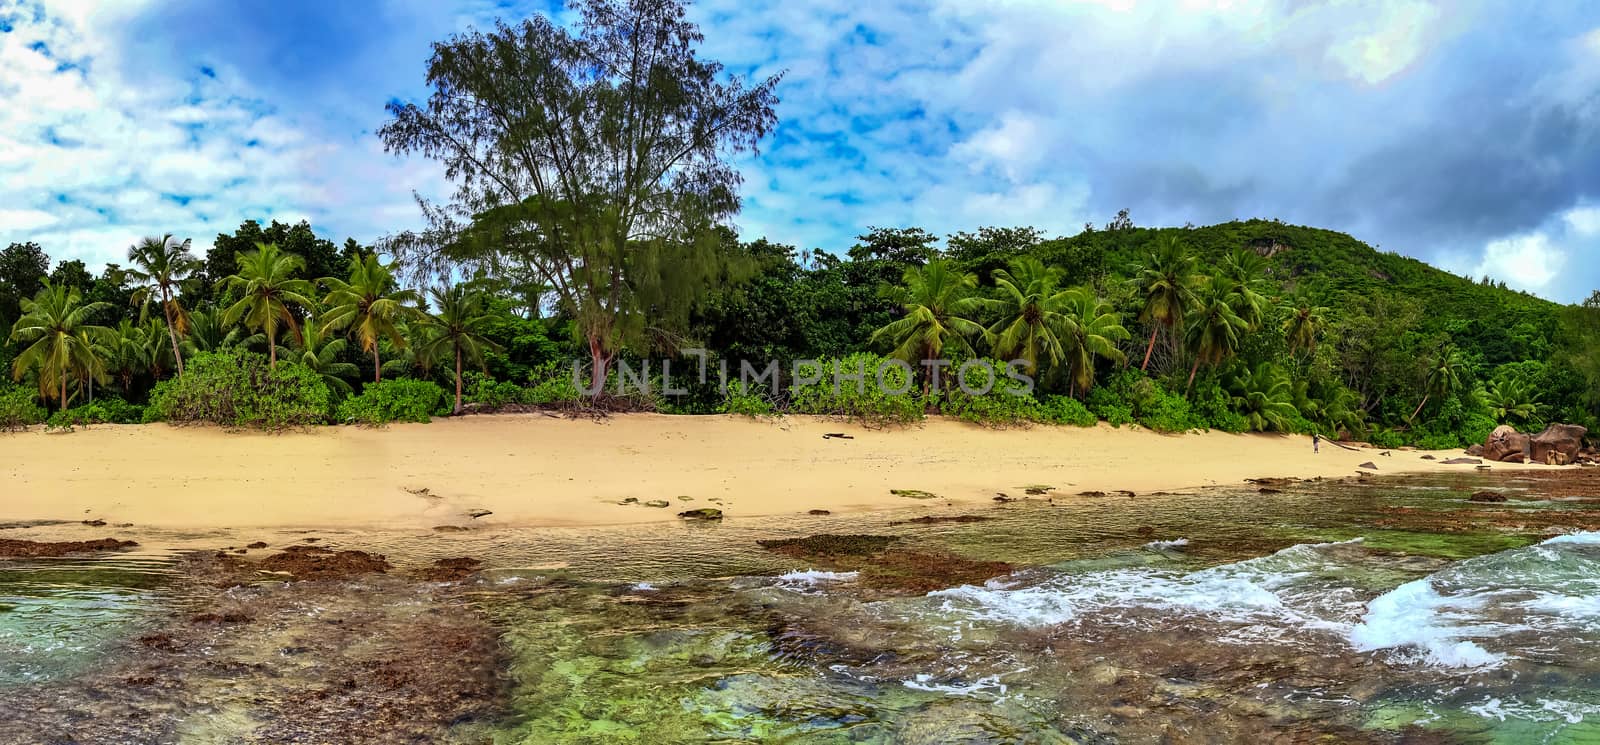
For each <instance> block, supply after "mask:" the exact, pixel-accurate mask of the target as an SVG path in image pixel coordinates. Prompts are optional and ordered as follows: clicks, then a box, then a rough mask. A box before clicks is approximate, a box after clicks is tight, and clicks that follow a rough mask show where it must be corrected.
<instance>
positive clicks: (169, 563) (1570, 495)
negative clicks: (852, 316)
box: [0, 472, 1600, 743]
mask: <svg viewBox="0 0 1600 745" xmlns="http://www.w3.org/2000/svg"><path fill="white" fill-rule="evenodd" d="M1486 486H1488V487H1493V488H1497V489H1500V490H1503V491H1504V492H1505V493H1507V494H1508V495H1510V496H1511V497H1512V498H1511V499H1510V501H1508V502H1505V503H1501V504H1480V503H1475V502H1470V501H1467V499H1466V497H1467V496H1468V495H1469V494H1470V493H1471V492H1472V491H1473V490H1476V489H1480V488H1484V487H1486ZM1597 486H1600V479H1597V478H1595V477H1594V476H1592V475H1590V474H1589V473H1587V472H1563V473H1561V474H1559V475H1512V476H1500V475H1481V474H1468V475H1462V476H1458V477H1446V478H1439V477H1434V478H1397V479H1388V480H1382V481H1369V482H1326V483H1301V484H1294V485H1289V486H1281V487H1277V488H1279V489H1281V492H1282V493H1273V494H1261V493H1257V492H1256V491H1255V490H1254V489H1249V490H1241V489H1232V490H1223V489H1216V490H1206V491H1202V492H1197V493H1191V494H1183V495H1169V496H1156V497H1152V496H1148V495H1147V496H1142V497H1141V496H1136V497H1131V498H1130V497H1127V496H1121V495H1113V496H1105V497H1083V498H1079V497H1061V498H1059V499H1055V500H1052V499H1050V498H1049V497H1048V496H1039V497H1035V498H1032V499H1029V500H1026V501H1021V502H1013V503H1007V504H1001V505H996V506H994V507H983V508H976V509H975V508H970V507H969V508H965V509H961V508H956V507H947V506H943V505H939V504H932V505H917V506H916V508H915V509H914V510H909V511H907V512H905V513H897V514H881V515H871V516H834V517H812V516H796V517H794V518H785V519H782V520H727V521H725V522H724V523H723V524H709V525H705V524H692V525H672V526H643V527H642V526H629V527H626V528H615V529H593V530H505V529H500V530H497V529H494V528H485V529H483V530H482V531H479V532H474V533H467V534H450V535H439V534H428V535H414V534H398V533H396V534H382V535H370V534H367V535H360V534H351V533H338V532H327V531H322V532H316V533H314V534H300V533H292V534H291V533H283V534H274V535H266V536H259V537H261V538H263V539H265V540H267V541H268V542H269V543H273V544H274V545H281V544H284V543H288V542H291V541H299V540H304V538H305V537H315V538H318V539H319V540H320V541H321V543H320V544H319V545H331V546H334V547H344V548H360V549H364V550H370V551H377V552H381V553H386V554H388V555H389V556H390V558H391V560H392V561H394V562H395V563H396V564H397V565H398V567H399V568H397V570H396V573H399V572H400V571H401V569H403V567H405V566H413V565H417V564H422V563H426V562H428V561H432V560H433V559H437V558H442V557H449V556H473V557H477V558H480V559H483V560H484V561H485V565H486V567H487V568H486V569H485V571H483V572H482V573H481V574H480V575H478V576H477V577H476V578H474V579H472V580H469V581H467V582H465V583H463V584H460V585H434V584H431V583H425V584H423V585H415V586H413V585H407V584H406V583H405V581H404V580H401V579H398V578H384V579H381V580H380V579H377V578H374V579H360V580H354V581H352V582H351V583H349V584H345V585H330V586H328V587H316V586H317V585H324V584H328V583H301V584H300V585H299V586H286V585H283V584H282V583H279V582H272V581H269V582H265V583H263V584H259V585H255V586H252V587H248V588H244V589H243V590H235V591H228V592H227V593H224V595H225V596H226V597H225V598H224V599H223V601H220V602H225V603H226V604H227V606H228V607H230V608H235V607H236V608H241V609H245V610H247V611H248V612H249V613H250V614H251V615H252V616H253V617H254V618H255V620H253V621H252V622H251V623H248V624H242V625H241V626H240V627H239V629H236V630H235V629H228V628H224V629H218V630H215V631H212V630H209V629H208V630H207V631H206V632H205V635H201V636H195V637H194V638H190V637H188V636H182V635H181V634H180V636H181V637H182V638H181V639H180V643H179V645H178V646H179V647H180V650H179V651H177V652H170V651H161V650H156V651H152V650H150V649H148V648H146V646H147V645H140V644H138V643H136V642H134V641H132V640H133V639H135V638H137V637H138V636H139V635H140V634H143V633H145V632H146V631H148V630H149V629H151V628H156V627H161V624H162V623H163V618H168V619H169V620H168V621H167V623H168V624H169V626H171V624H172V622H171V621H170V617H172V616H174V615H175V614H176V615H182V614H186V613H189V612H192V611H194V610H196V609H199V608H202V607H203V606H206V605H207V602H208V597H209V596H208V594H207V592H204V591H199V590H196V589H195V586H194V583H193V582H191V581H189V580H188V579H186V578H185V576H184V574H183V571H181V570H180V569H179V568H176V567H175V564H174V560H173V558H172V557H171V556H170V555H163V554H162V553H160V552H152V553H150V554H147V555H139V556H131V557H130V556H119V557H104V558H99V559H74V560H55V561H34V562H27V563H18V562H13V563H4V562H0V652H3V653H4V654H0V687H4V686H10V689H9V690H11V691H13V692H21V691H26V692H27V696H31V697H34V698H32V699H28V698H27V696H23V697H22V698H21V699H18V700H19V701H21V700H28V701H32V702H34V703H35V704H36V703H38V702H43V705H33V704H30V705H29V706H30V707H31V708H26V709H25V708H24V707H23V704H22V703H17V704H15V706H16V707H17V708H15V709H13V710H8V711H3V712H0V714H4V715H5V716H0V719H5V718H7V717H11V718H14V719H16V721H18V722H20V723H22V724H23V725H25V726H26V725H35V726H37V727H38V728H53V729H50V731H56V730H60V731H65V732H73V731H75V730H74V729H73V727H74V726H76V725H74V722H75V721H76V720H75V719H74V717H82V716H84V715H85V712H94V711H99V710H102V709H103V708H104V707H105V706H106V703H105V699H106V698H109V700H110V701H111V702H113V703H115V704H117V705H118V706H121V707H123V708H122V709H119V711H120V712H122V713H124V714H126V712H130V711H131V712H139V714H138V715H136V716H135V718H139V720H140V721H142V722H145V724H142V725H141V726H143V727H145V729H143V730H141V732H143V733H145V734H144V735H143V736H142V738H143V739H142V740H140V741H152V742H212V741H215V742H224V741H267V742H277V741H295V738H301V737H311V738H313V739H314V738H315V737H317V736H318V735H319V733H320V736H321V737H322V738H323V739H327V740H338V739H340V738H339V737H330V736H328V735H327V733H326V731H321V730H317V729H316V728H315V727H316V726H319V725H315V724H314V723H315V722H319V721H322V719H324V718H325V719H327V720H329V721H330V722H333V721H335V720H337V718H338V717H339V715H340V713H341V712H340V708H339V707H341V706H344V707H355V706H358V705H359V706H362V707H370V706H373V705H375V704H374V702H377V703H379V704H382V703H385V702H387V703H388V704H393V705H395V706H400V705H401V704H405V705H406V706H413V707H414V706H417V704H416V703H415V701H416V700H417V697H418V696H420V695H423V694H424V693H426V691H425V690H421V689H428V690H434V689H438V690H445V689H448V687H449V685H448V684H449V683H450V682H451V681H454V680H456V678H461V677H463V676H467V677H470V676H472V675H476V674H480V673H484V674H488V675H490V676H491V677H493V679H494V680H496V681H498V682H497V683H495V684H494V685H492V686H488V687H485V686H482V685H476V684H475V686H476V687H474V686H468V687H465V688H463V691H466V692H464V693H460V694H459V695H460V696H469V695H470V696H475V697H482V698H484V699H485V701H484V704H485V705H484V706H483V707H478V708H470V707H469V709H470V711H469V710H468V709H461V708H460V707H457V706H454V705H451V706H445V705H441V704H438V702H432V703H430V706H434V708H429V709H426V710H427V711H436V712H437V713H438V715H439V716H440V717H441V722H442V723H440V724H439V725H438V726H439V729H438V730H437V731H429V732H427V733H424V734H419V735H417V736H416V737H417V738H420V739H425V740H452V739H453V740H455V741H460V742H497V743H560V742H574V743H589V742H594V743H608V742H641V743H675V742H684V743H691V742H797V743H832V742H839V743H843V742H886V743H887V742H905V743H946V742H995V743H1001V742H1006V743H1009V742H1040V743H1053V742H1153V741H1172V742H1218V741H1272V740H1275V739H1283V740H1286V741H1305V740H1314V739H1316V738H1319V737H1325V738H1329V740H1330V741H1338V742H1359V741H1375V742H1401V741H1415V740H1429V739H1431V740H1433V741H1444V742H1494V743H1502V742H1503V743H1523V742H1550V743H1578V742H1594V741H1600V654H1597V653H1600V600H1597V598H1600V532H1595V531H1600V488H1597ZM1008 491H1013V492H1021V491H1022V490H1021V488H1020V487H1018V488H1016V489H1014V490H1008ZM802 508H803V506H802ZM929 514H932V515H956V514H973V515H977V516H979V517H983V518H989V519H987V520H984V521H976V522H962V523H954V522H950V523H936V524H916V523H907V522H905V521H906V520H908V519H909V518H910V517H914V516H918V515H929ZM819 533H865V534H878V535H888V536H896V537H898V538H899V540H898V542H896V543H894V544H892V546H891V549H890V550H891V552H894V551H901V552H916V555H918V556H921V557H928V556H932V557H935V558H937V557H940V556H948V557H950V558H949V559H948V560H947V561H948V562H950V563H951V564H952V565H954V564H955V563H958V562H959V561H960V559H959V558H957V557H962V558H965V559H975V560H984V561H1003V562H1007V563H1009V564H1011V565H1013V567H1014V571H1011V572H1009V573H1004V574H1002V575H1001V576H997V577H993V578H991V579H989V580H988V581H987V582H982V583H979V584H964V585H957V586H948V587H945V588H944V589H939V590H935V591H933V592H920V591H918V592H910V591H907V590H906V589H905V587H906V586H905V585H898V584H895V581H896V580H897V579H903V578H900V577H898V576H897V575H894V574H893V573H890V574H887V575H886V574H885V573H884V572H883V570H882V569H883V567H882V565H883V564H884V563H885V560H884V559H883V556H878V557H872V558H867V559H855V560H852V559H849V558H846V557H839V556H829V557H822V558H813V559H803V558H794V557H793V556H785V555H780V554H778V553H776V552H774V551H771V550H767V549H764V548H761V547H760V546H758V545H757V544H756V541H757V540H761V539H770V538H784V537H799V536H805V535H810V534H819ZM1552 536H1556V537H1554V538H1552ZM153 537H155V538H158V539H159V538H160V536H153ZM169 538H171V537H169ZM239 538H240V537H228V536H221V535H219V536H215V537H212V536H205V535H201V536H192V535H191V536H184V537H182V541H174V542H179V543H181V542H187V543H189V544H194V543H199V544H205V543H206V542H207V541H214V542H216V543H221V542H223V541H224V540H227V541H230V542H231V541H234V540H238V539H239ZM141 540H143V538H141ZM239 542H241V543H242V542H244V541H243V540H239ZM213 547H215V548H220V547H221V546H213ZM884 556H887V555H884ZM916 566H918V567H919V569H918V571H927V572H932V573H934V574H937V573H938V567H937V566H929V565H928V563H927V562H924V563H923V564H918V565H916ZM896 571H900V570H896ZM886 577H887V579H888V581H887V582H886V581H885V578H886ZM210 595H211V596H215V595H216V591H210ZM209 602H216V598H215V597H210V600H209ZM269 618H270V621H269V620H268V619H269ZM418 624H434V625H436V626H437V628H439V629H446V630H449V632H450V634H454V635H455V636H452V637H451V638H452V639H457V641H456V642H453V645H454V646H452V647H451V649H450V651H448V652H438V651H430V650H429V649H427V647H428V645H429V644H430V643H434V642H433V641H430V640H437V639H439V638H442V637H441V633H442V632H438V631H432V632H428V633H419V632H416V631H414V629H416V628H417V626H418ZM179 626H181V624H179ZM162 628H166V627H162ZM183 628H187V627H183ZM333 629H337V631H333ZM407 629H413V631H407ZM480 632H481V633H483V634H486V635H488V636H489V637H491V638H497V639H498V645H497V646H498V650H496V651H493V652H490V651H484V650H481V649H478V648H477V647H473V646H471V644H469V643H468V642H467V641H460V640H461V639H466V640H470V639H471V638H472V637H473V635H474V634H477V633H480ZM185 633H189V632H185ZM351 639H363V640H366V646H367V647H368V648H367V649H364V650H363V649H357V650H355V651H353V652H349V653H348V654H347V658H341V660H340V661H339V662H338V663H337V664H320V665H319V664H318V662H317V661H316V660H314V659H308V657H313V658H314V657H316V656H318V655H323V654H326V655H333V654H335V652H334V651H333V650H335V649H340V650H342V649H344V647H345V646H348V645H347V644H346V642H349V640H351ZM318 644H323V645H324V646H325V647H326V651H322V648H321V647H318V646H317V645H318ZM285 650H289V651H288V652H285ZM307 650H309V651H307ZM462 650H469V651H467V652H463V651H462ZM471 650H476V651H471ZM339 654H346V653H344V652H339ZM428 654H450V655H454V657H452V658H451V659H458V660H459V658H460V657H461V656H462V655H478V656H480V657H481V658H482V659H481V661H480V662H481V664H479V665H476V666H473V665H470V664H468V665H466V667H464V668H463V670H462V671H460V673H459V674H458V675H456V677H455V678H450V677H448V676H447V677H446V678H442V679H441V680H439V681H434V680H429V681H427V682H426V685H422V684H421V683H417V682H416V681H412V680H411V679H412V678H416V677H418V676H421V675H423V673H421V672H418V671H416V670H411V669H409V668H408V669H406V670H399V671H397V669H391V668H392V667H393V666H394V665H395V664H397V663H396V662H395V660H402V661H403V660H405V659H409V658H413V657H416V656H418V655H423V656H426V655H428ZM163 655H165V656H163ZM466 662H469V663H470V662H472V660H467V661H466ZM342 668H350V669H359V670H379V671H380V672H382V675H381V676H379V678H377V679H376V680H380V681H382V684H381V685H375V686H373V687H371V688H370V690H369V689H368V688H367V687H366V686H367V684H366V683H365V682H363V681H364V680H365V679H363V678H361V677H360V676H359V675H356V676H355V677H353V678H351V679H350V680H349V681H344V680H343V678H344V677H347V674H346V672H344V671H343V669H342ZM479 668H481V669H479ZM214 670H221V671H222V672H198V671H214ZM163 671H165V672H163ZM485 671H487V672H485ZM163 674H165V675H169V676H172V677H173V678H174V679H175V680H174V682H171V683H170V684H169V683H168V682H166V681H165V680H163V679H162V677H161V676H162V675H163ZM452 675H455V674H452ZM129 676H132V677H131V678H130V677H129ZM146 678H148V679H150V680H154V681H156V682H155V683H153V685H154V686H155V687H156V688H158V689H160V690H158V691H157V692H156V693H138V692H126V693H123V692H119V691H117V690H116V686H114V685H111V686H108V685H107V681H108V680H111V681H115V680H129V679H138V680H141V681H143V680H144V679H146ZM397 681H398V682H397ZM478 682H479V683H481V682H482V681H478ZM164 686H165V687H164ZM385 686H391V687H388V688H386V687H385ZM305 690H311V691H323V693H318V694H317V695H314V696H304V695H302V692H303V691H305ZM327 691H338V692H339V693H337V694H329V693H327ZM345 691H356V692H354V693H345ZM17 695H18V696H22V694H21V693H18V694H17ZM339 696H348V697H349V698H348V700H346V699H341V698H339ZM97 697H104V698H97ZM408 697H409V698H408ZM157 702H159V703H157ZM263 702H265V703H263ZM290 704H292V705H293V706H289V705H290ZM3 706H4V705H3V704H0V707H3ZM294 707H301V708H294ZM452 707H454V708H452ZM420 710H422V709H419V711H420ZM308 711H309V712H310V713H307V712H308ZM463 711H468V713H465V714H464V713H462V712H463ZM447 714H448V715H447ZM319 717H321V718H319ZM416 718H418V717H413V719H416ZM290 720H295V721H297V722H299V723H298V724H297V725H296V727H298V729H296V728H287V727H286V723H287V722H289V721H290ZM129 721H132V720H131V719H130V720H129ZM307 722H311V723H313V724H306V723H307ZM327 726H329V727H334V726H336V724H328V725H327ZM308 728H309V729H308ZM15 731H23V730H13V732H15ZM38 731H44V730H43V729H40V730H38ZM4 734H5V730H4V729H3V728H0V735H4ZM374 737H375V739H376V740H378V741H382V740H383V739H385V738H383V737H378V736H374ZM343 738H344V739H346V740H350V741H359V740H360V739H361V736H359V735H357V734H349V733H346V734H345V735H343ZM414 739H415V738H414Z"/></svg>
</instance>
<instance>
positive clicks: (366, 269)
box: [321, 254, 420, 383]
mask: <svg viewBox="0 0 1600 745" xmlns="http://www.w3.org/2000/svg"><path fill="white" fill-rule="evenodd" d="M321 281H322V283H323V284H324V285H327V287H328V294H327V296H326V297H324V298H323V301H324V302H325V303H326V304H327V306H328V310H327V312H325V313H323V322H324V323H325V324H327V327H328V328H329V329H348V332H349V333H350V335H351V336H354V337H355V338H356V341H357V343H359V344H360V345H361V351H363V352H367V353H370V354H371V355H372V376H373V377H372V380H373V382H375V383H377V382H382V381H383V360H382V359H381V358H380V357H379V355H378V341H379V340H380V339H385V338H386V339H388V340H389V341H390V342H391V343H393V344H394V345H395V346H396V347H398V348H404V347H405V345H406V339H405V335H404V334H402V333H401V332H400V327H401V322H402V321H403V320H404V319H405V318H407V317H408V316H411V315H414V314H415V313H416V312H417V311H416V310H415V309H414V308H411V307H409V306H407V305H406V304H407V303H413V304H415V303H418V302H420V298H419V297H418V296H417V293H416V291H415V290H402V289H400V288H399V286H398V284H397V283H396V282H395V278H394V272H393V271H392V267H389V266H385V265H383V264H380V263H378V257H377V255H376V254H367V255H366V256H361V257H357V258H353V259H351V260H350V278H349V280H342V279H339V278H337V277H324V278H322V280H321Z"/></svg>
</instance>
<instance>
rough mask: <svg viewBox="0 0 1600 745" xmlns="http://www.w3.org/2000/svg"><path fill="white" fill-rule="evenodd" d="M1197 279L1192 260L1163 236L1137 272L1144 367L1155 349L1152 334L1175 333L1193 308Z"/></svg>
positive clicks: (1171, 238)
mask: <svg viewBox="0 0 1600 745" xmlns="http://www.w3.org/2000/svg"><path fill="white" fill-rule="evenodd" d="M1198 281H1199V278H1198V277H1197V276H1196V275H1195V259H1194V257H1193V256H1190V255H1189V253H1188V250H1187V249H1186V248H1185V247H1184V245H1183V243H1181V242H1180V241H1179V240H1178V239H1177V237H1176V236H1170V235H1168V236H1163V237H1162V238H1161V239H1160V241H1159V242H1158V243H1157V244H1156V249H1155V251H1153V252H1151V254H1150V260H1149V262H1148V263H1146V264H1145V265H1144V267H1142V268H1141V269H1140V270H1139V276H1138V278H1137V279H1135V282H1136V283H1137V287H1138V290H1139V295H1140V296H1141V297H1142V298H1143V300H1144V307H1143V308H1141V309H1140V310H1139V320H1140V321H1141V322H1143V323H1147V324H1150V343H1149V344H1148V345H1146V346H1145V350H1144V364H1142V365H1140V366H1139V369H1140V370H1146V369H1148V368H1149V367H1150V355H1151V353H1153V352H1154V351H1155V349H1156V334H1157V333H1159V332H1160V331H1161V330H1162V329H1163V328H1164V329H1166V330H1167V331H1169V332H1174V331H1176V330H1177V328H1178V326H1179V325H1181V324H1182V323H1183V318H1184V316H1185V315H1187V314H1188V312H1189V309H1190V308H1192V307H1194V303H1195V293H1194V288H1195V285H1196V283H1197V282H1198Z"/></svg>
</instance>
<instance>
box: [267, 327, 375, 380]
mask: <svg viewBox="0 0 1600 745" xmlns="http://www.w3.org/2000/svg"><path fill="white" fill-rule="evenodd" d="M344 347H345V340H344V339H342V338H339V337H333V336H330V335H329V334H328V332H327V330H326V328H325V327H324V326H323V324H322V323H320V322H319V321H318V320H317V319H316V318H307V319H306V322H305V323H304V324H302V325H301V326H300V338H299V340H298V341H297V342H296V343H295V347H294V348H292V349H280V351H281V352H282V353H283V355H284V356H285V357H288V358H290V359H292V360H294V361H295V362H298V363H300V364H302V365H305V366H306V367H309V368H311V369H312V370H314V371H316V373H317V374H318V375H321V376H322V382H323V383H326V384H327V385H328V390H330V391H333V392H334V393H335V394H337V395H340V396H348V395H350V394H351V392H352V390H351V388H350V383H348V382H346V380H345V378H354V377H356V376H357V375H359V374H360V372H361V371H360V370H358V369H357V368H356V366H355V365H352V364H350V363H348V362H340V361H339V355H341V354H344Z"/></svg>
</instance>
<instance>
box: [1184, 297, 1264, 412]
mask: <svg viewBox="0 0 1600 745" xmlns="http://www.w3.org/2000/svg"><path fill="white" fill-rule="evenodd" d="M1237 289H1238V288H1237V286H1236V285H1235V283H1234V282H1233V281H1232V280H1230V279H1228V278H1226V277H1212V278H1211V280H1210V281H1209V282H1207V283H1206V286H1205V289H1204V290H1203V291H1202V292H1201V293H1200V296H1199V302H1197V303H1196V304H1195V309H1194V311H1193V312H1192V313H1190V314H1189V318H1188V320H1187V321H1185V322H1184V326H1185V327H1186V331H1185V336H1187V337H1188V341H1189V350H1190V351H1191V352H1192V353H1193V354H1194V367H1192V368H1190V370H1189V382H1188V384H1187V385H1186V386H1185V387H1184V390H1185V391H1187V390H1189V389H1191V388H1193V387H1194V376H1195V374H1196V373H1199V372H1200V365H1201V364H1202V363H1204V364H1207V365H1210V366H1212V367H1216V366H1217V365H1220V364H1222V362H1223V361H1224V360H1226V359H1228V358H1229V357H1232V356H1233V355H1234V353H1235V352H1237V351H1238V350H1239V342H1240V338H1241V336H1242V335H1243V334H1244V332H1245V330H1246V329H1248V328H1249V326H1250V324H1249V323H1247V322H1246V321H1245V320H1244V319H1243V318H1240V317H1239V314H1238V313H1237V312H1235V311H1234V309H1233V303H1232V300H1233V298H1234V295H1235V293H1236V292H1237Z"/></svg>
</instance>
